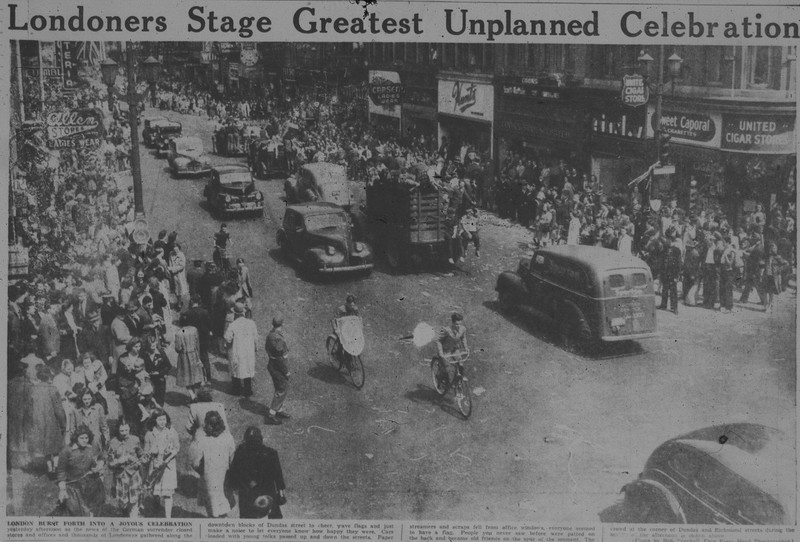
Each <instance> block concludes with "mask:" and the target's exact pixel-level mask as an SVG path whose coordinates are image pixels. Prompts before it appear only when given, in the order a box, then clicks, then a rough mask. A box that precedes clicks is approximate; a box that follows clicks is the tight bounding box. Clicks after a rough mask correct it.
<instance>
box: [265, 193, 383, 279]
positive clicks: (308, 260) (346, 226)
mask: <svg viewBox="0 0 800 542" xmlns="http://www.w3.org/2000/svg"><path fill="white" fill-rule="evenodd" d="M277 241H278V246H279V247H280V248H281V251H282V252H283V253H284V254H285V255H286V257H288V258H291V259H293V260H296V261H298V262H300V264H301V265H302V266H303V269H304V270H305V271H306V272H308V273H309V274H317V273H319V274H323V275H326V274H334V273H347V272H357V271H361V272H364V273H366V274H369V273H370V272H372V267H373V261H372V249H371V248H370V246H369V245H368V244H367V243H363V242H361V241H355V240H354V239H353V225H352V222H351V221H350V216H349V215H348V214H347V212H346V211H345V210H344V209H342V208H341V207H339V206H338V205H335V204H333V203H326V202H309V203H301V204H298V205H289V206H287V207H286V213H285V214H284V215H283V224H282V226H281V228H280V229H279V230H278V234H277Z"/></svg>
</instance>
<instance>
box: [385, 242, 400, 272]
mask: <svg viewBox="0 0 800 542" xmlns="http://www.w3.org/2000/svg"><path fill="white" fill-rule="evenodd" d="M384 255H385V256H386V263H387V264H389V267H390V268H391V269H392V271H399V270H400V269H401V268H402V267H403V257H402V254H400V246H399V245H398V244H397V241H395V240H393V239H389V240H388V241H387V242H386V247H385V248H384Z"/></svg>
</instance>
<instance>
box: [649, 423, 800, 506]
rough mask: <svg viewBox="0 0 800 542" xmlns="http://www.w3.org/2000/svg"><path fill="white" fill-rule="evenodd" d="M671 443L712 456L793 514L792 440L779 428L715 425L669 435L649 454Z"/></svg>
mask: <svg viewBox="0 0 800 542" xmlns="http://www.w3.org/2000/svg"><path fill="white" fill-rule="evenodd" d="M722 437H724V439H723V438H722ZM673 443H675V444H678V445H681V446H685V447H689V448H693V449H695V450H697V451H699V452H702V453H703V454H706V455H708V456H709V457H711V458H713V459H714V460H715V461H717V462H718V463H719V464H721V465H722V466H724V467H725V468H726V469H728V470H729V471H731V472H733V473H735V474H736V475H737V476H739V477H741V478H743V479H745V480H747V481H748V482H749V483H750V484H752V485H754V486H755V487H757V488H759V489H760V490H761V491H763V492H764V493H767V494H768V495H770V496H772V497H773V498H774V499H776V500H777V501H778V502H779V503H781V505H782V506H783V508H784V510H785V512H786V514H787V515H790V516H794V513H795V506H794V501H795V477H794V476H792V473H794V472H795V468H794V458H795V454H794V448H793V441H790V440H789V438H788V437H787V435H786V434H785V433H783V432H782V431H780V430H778V429H775V428H772V427H767V426H765V425H760V424H754V423H733V424H728V425H715V426H712V427H705V428H703V429H698V430H696V431H692V432H690V433H686V434H684V435H680V436H678V437H675V438H673V439H670V440H668V441H667V442H665V443H664V444H662V445H661V446H659V447H658V448H656V450H655V451H653V454H651V457H652V456H656V455H657V452H659V451H660V450H662V449H663V448H664V447H667V446H670V445H672V444H673ZM648 462H649V460H648Z"/></svg>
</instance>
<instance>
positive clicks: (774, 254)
mask: <svg viewBox="0 0 800 542" xmlns="http://www.w3.org/2000/svg"><path fill="white" fill-rule="evenodd" d="M247 6H250V7H249V8H248V9H249V10H250V12H251V15H252V16H253V17H255V19H248V22H244V19H242V18H241V17H242V16H243V12H241V11H238V10H236V11H233V10H231V11H230V12H228V11H227V10H226V5H225V4H224V3H222V4H220V5H215V6H213V8H212V7H211V6H199V7H196V6H191V7H186V6H184V7H182V8H181V10H180V12H179V13H178V14H177V15H178V17H175V14H168V15H166V14H165V15H164V17H166V19H165V20H164V21H161V24H160V23H159V21H158V20H157V18H158V17H161V16H162V15H160V14H159V15H156V14H153V15H152V17H153V18H154V19H153V20H151V21H150V22H149V23H148V28H149V30H144V29H143V26H144V20H140V21H139V23H137V24H140V31H141V32H153V34H148V36H153V35H155V33H159V32H163V31H164V30H165V29H163V28H162V27H163V26H164V25H168V24H169V23H172V24H176V21H181V24H182V25H190V26H191V27H192V28H194V29H195V30H193V32H194V31H196V33H197V34H198V39H206V40H211V39H213V38H215V37H217V36H223V35H230V36H232V37H233V36H241V37H243V38H244V35H243V34H242V32H245V33H249V32H252V34H251V35H252V36H258V35H259V34H260V33H266V32H273V33H275V32H276V31H277V29H279V28H280V26H279V24H280V25H287V27H293V21H295V20H296V22H297V24H298V25H299V27H298V28H296V32H297V33H298V36H299V37H298V38H297V39H303V36H305V35H306V34H305V33H306V32H308V33H309V34H311V33H314V34H321V33H327V34H328V35H334V34H336V35H339V34H341V35H342V36H345V35H349V34H352V33H354V32H355V33H358V32H360V30H359V31H357V30H355V29H356V22H355V21H357V20H358V21H360V22H359V23H358V24H363V25H364V26H363V28H364V29H365V34H367V35H369V34H374V33H376V32H377V33H388V32H389V31H390V30H392V31H395V32H396V33H402V32H403V31H405V32H406V33H407V35H408V36H411V35H415V34H417V30H418V29H419V31H420V32H422V31H424V30H425V24H424V23H425V20H424V19H423V18H422V14H423V13H424V14H425V16H426V17H428V18H430V17H433V16H434V15H437V16H439V17H440V21H445V20H448V19H447V18H448V17H451V18H450V19H449V23H445V22H441V29H443V30H442V32H440V34H441V33H443V32H447V33H449V34H451V35H455V36H459V41H453V42H449V41H447V42H441V43H440V42H436V41H433V40H427V41H421V40H420V41H407V42H400V41H398V42H385V43H384V42H377V41H375V42H372V41H369V40H366V41H365V40H363V39H362V38H360V37H354V38H353V39H352V40H350V39H349V38H348V41H340V42H336V43H332V42H310V41H309V42H303V41H280V42H279V41H259V40H254V41H249V40H247V39H244V40H242V41H237V42H230V41H227V42H226V41H197V42H193V41H166V40H164V41H151V40H144V39H142V40H139V41H129V42H125V41H113V40H110V41H47V40H37V39H30V38H31V37H35V30H34V34H33V35H32V36H28V35H26V36H24V38H25V39H12V40H10V44H9V47H10V53H11V54H10V55H9V58H10V66H9V67H8V78H9V86H8V87H7V93H8V99H9V110H8V111H9V115H10V133H11V138H12V140H11V144H10V146H9V153H10V154H9V169H8V175H9V179H10V181H9V195H8V196H9V202H8V203H9V222H8V225H9V246H8V255H9V265H10V267H9V272H8V286H7V294H8V309H7V318H8V326H7V333H8V351H7V358H8V385H7V408H6V409H5V411H6V412H7V419H8V425H7V427H8V429H7V457H8V480H9V483H8V493H7V507H6V510H7V514H8V515H9V516H13V517H17V518H18V519H19V520H21V521H26V517H28V516H43V515H50V516H70V517H90V516H94V517H104V518H109V517H119V518H134V519H132V520H128V519H125V520H124V521H131V522H132V526H131V528H134V527H135V526H136V525H141V523H140V522H138V521H136V519H135V518H164V519H165V520H167V518H174V521H188V520H187V519H186V518H242V519H263V521H262V522H260V523H259V524H258V525H259V526H260V528H267V529H268V528H269V526H270V525H271V524H272V525H274V522H276V521H278V520H281V518H288V519H313V520H325V521H332V520H348V519H351V520H353V519H358V518H362V519H363V518H372V519H375V520H403V521H420V522H422V523H420V525H427V524H432V525H433V524H435V523H436V522H437V521H448V520H449V521H455V522H458V521H461V522H470V528H472V523H474V524H478V523H480V522H491V523H492V524H495V523H496V524H499V525H503V524H507V523H508V524H513V523H514V522H520V521H525V522H528V523H530V524H548V525H552V524H557V523H568V522H578V523H581V524H592V523H595V522H598V521H602V522H614V523H690V524H715V523H725V524H750V525H752V524H756V525H775V524H777V525H781V526H783V527H786V528H788V527H790V526H793V525H795V523H796V509H797V507H796V496H795V490H794V487H795V485H796V484H795V482H796V465H795V462H794V457H795V450H796V446H795V437H796V416H795V406H794V405H795V398H796V346H795V345H796V340H795V339H796V330H795V322H796V318H795V314H796V307H795V295H796V199H797V196H796V160H797V156H796V155H797V151H796V149H797V146H796V110H797V107H796V99H795V95H796V77H797V76H796V50H795V46H794V45H788V44H784V43H776V44H770V45H762V44H761V43H759V44H757V45H749V44H746V45H744V46H738V45H737V46H736V47H732V46H731V45H730V44H727V43H726V44H721V45H694V44H692V43H690V42H688V38H686V39H681V40H676V41H675V42H672V43H664V44H657V45H652V44H650V43H648V42H647V41H646V40H643V41H642V42H641V43H639V42H636V43H633V42H631V43H625V44H616V45H614V44H584V43H574V42H573V40H568V39H566V38H565V40H564V42H562V43H529V42H527V41H526V42H525V43H498V42H499V41H500V38H499V36H500V35H508V34H506V32H509V29H510V32H511V33H512V34H511V35H517V34H514V32H515V28H517V23H516V22H513V21H514V20H517V19H519V20H521V21H522V24H521V26H520V27H519V31H520V32H522V29H523V27H524V30H525V32H527V34H525V35H528V36H534V35H536V36H542V35H544V33H547V34H548V35H554V36H560V35H564V36H580V37H581V38H589V37H591V36H592V34H594V33H597V32H602V28H601V26H600V21H602V20H603V14H602V12H601V11H598V10H599V8H598V10H589V11H581V12H576V15H575V16H574V18H573V19H567V20H565V19H558V18H557V17H551V16H550V15H551V13H545V12H543V15H542V16H541V20H539V19H535V18H532V17H531V16H530V12H526V14H527V15H526V16H524V17H519V16H516V15H514V14H515V13H516V9H519V8H514V7H513V6H511V7H509V8H508V9H503V10H498V11H497V13H496V14H495V16H494V19H496V20H497V21H500V22H501V25H500V26H497V25H495V24H494V23H493V22H491V21H492V17H486V12H485V11H480V10H478V9H477V8H473V7H469V8H468V9H467V8H463V9H462V8H457V9H455V8H454V9H450V7H447V8H442V9H441V10H439V11H431V10H428V11H423V10H420V11H419V13H418V14H417V15H419V17H416V16H415V14H414V13H412V12H411V10H408V11H409V13H408V14H407V16H406V17H405V19H406V22H407V24H403V23H402V21H401V20H400V19H402V18H401V17H396V16H395V15H396V13H394V12H389V13H388V14H386V15H384V14H382V13H381V11H380V10H375V9H370V11H369V13H368V15H367V17H365V18H362V14H363V6H350V4H348V5H347V6H348V8H345V7H344V6H342V7H340V8H339V12H338V13H336V14H335V16H333V17H331V16H330V14H331V13H332V12H331V11H330V10H329V8H327V6H325V5H322V4H313V5H310V6H299V7H298V6H294V5H293V6H292V9H291V10H288V11H287V10H286V9H284V10H282V11H281V10H279V9H277V8H276V6H275V4H267V5H266V7H265V8H262V9H260V10H257V9H256V6H254V5H250V4H249V3H248V4H247ZM295 7H296V9H294V8H295ZM184 9H185V10H186V11H185V12H184ZM537 9H538V8H537ZM92 10H94V8H92ZM92 10H90V9H89V7H88V6H87V7H86V9H85V10H82V11H81V12H80V13H81V15H80V16H78V12H77V11H76V9H75V8H72V9H66V10H64V11H63V12H61V13H58V14H50V13H47V14H45V13H42V14H41V15H34V14H33V11H30V12H29V13H27V12H26V15H25V16H26V17H28V19H27V20H24V21H23V20H22V19H21V18H20V17H21V11H19V10H17V12H16V18H15V19H13V20H12V21H10V22H9V24H12V25H13V26H14V27H15V28H18V29H19V28H22V27H23V26H24V25H26V24H27V25H31V26H34V27H36V28H38V27H39V26H41V25H42V24H44V25H55V26H58V25H60V24H62V23H61V22H59V21H58V20H57V19H51V15H52V16H53V17H63V18H64V21H63V24H64V25H66V26H65V28H68V27H69V26H70V25H72V24H79V22H80V21H77V20H75V21H74V22H73V20H72V17H76V16H78V17H79V18H80V19H81V20H82V21H83V22H80V24H83V25H85V26H86V27H87V28H88V27H89V26H90V24H89V21H90V20H91V17H101V15H99V14H98V12H95V11H92ZM256 11H262V12H263V13H255V12H256ZM622 11H624V13H625V14H626V18H624V19H621V20H625V21H627V22H626V24H627V25H628V27H627V28H628V30H629V31H631V32H632V33H635V32H642V33H643V34H642V36H643V37H646V36H649V34H648V32H650V30H648V28H655V27H654V26H649V25H650V23H651V22H652V23H654V24H655V25H658V27H659V28H660V29H661V28H663V27H664V26H665V25H668V26H669V32H670V36H675V35H676V34H674V32H675V31H676V30H677V27H676V26H675V23H676V21H684V22H686V24H687V26H686V31H687V32H699V30H691V29H692V28H695V29H697V28H699V27H696V26H695V25H694V24H693V23H692V22H690V21H695V22H697V24H700V25H702V27H703V32H704V33H706V34H707V33H708V32H710V31H711V30H712V29H711V27H709V26H707V23H709V21H708V20H705V13H706V12H704V17H703V18H702V19H701V18H699V17H694V18H693V19H692V15H691V12H690V10H687V9H684V10H681V11H680V12H677V11H676V12H672V11H670V12H669V13H668V15H669V17H668V20H667V21H665V20H663V19H662V18H661V15H660V11H661V10H658V11H653V10H644V9H642V10H639V9H634V8H631V9H627V7H626V8H625V9H624V10H622ZM189 12H190V13H191V16H190V17H188V18H186V19H182V18H181V17H182V16H183V15H185V14H188V13H189ZM234 13H235V16H234ZM506 13H510V15H508V17H510V18H511V22H510V23H509V20H508V19H506V17H507V15H506ZM637 14H638V15H637ZM36 16H41V17H44V19H43V20H42V21H39V19H37V20H36V22H35V23H34V17H36ZM115 16H116V14H115V13H114V12H111V13H103V14H102V20H101V22H102V24H103V25H104V26H107V25H115V24H117V23H116V22H115V21H113V20H112V19H111V18H113V17H115ZM247 16H248V17H249V16H250V15H247ZM148 17H150V16H149V15H148ZM172 17H175V18H172ZM226 17H227V18H226ZM260 17H263V18H266V19H269V21H267V20H266V19H259V18H260ZM726 17H727V18H728V19H733V16H732V15H731V14H727V15H726ZM747 17H749V15H747ZM390 20H393V21H394V23H389V22H388V21H390ZM718 20H719V21H720V23H721V24H720V27H719V30H722V29H723V27H724V25H722V22H724V21H723V20H722V18H720V19H718ZM753 20H755V19H750V21H751V23H752V22H753ZM279 21H280V23H279ZM507 23H508V24H507ZM540 23H541V25H540ZM98 24H99V23H98ZM120 24H122V25H123V27H124V25H126V24H127V22H126V20H125V18H123V19H122V22H121V23H120ZM131 24H133V23H131ZM761 24H762V26H761V30H760V31H761V32H766V29H767V25H766V21H762V22H761ZM781 24H782V25H783V24H784V23H783V22H782V23H781ZM785 24H786V25H790V24H791V20H789V19H787V20H786V21H785ZM418 25H419V26H418ZM509 25H510V26H509ZM501 27H502V28H501ZM786 28H789V27H788V26H787V27H786ZM751 30H752V31H753V32H755V30H754V29H752V28H751ZM659 31H660V30H659ZM714 31H715V32H716V31H717V29H716V28H715V29H714ZM57 32H61V30H57ZM120 32H124V30H123V31H120ZM300 34H302V35H300ZM53 35H61V34H57V33H54V34H52V35H49V36H48V38H52V36H53ZM63 35H67V34H63ZM81 35H83V34H81ZM122 35H123V34H122V33H120V36H122ZM468 35H473V36H481V40H480V41H470V40H467V39H464V38H466V37H467V36H468ZM519 35H522V34H519ZM160 36H162V37H163V36H166V34H160ZM493 38H497V39H496V40H495V41H494V42H492V43H487V41H491V39H493ZM308 39H310V38H308ZM342 39H344V38H342ZM398 39H399V38H398ZM636 39H638V38H636ZM567 41H569V43H567ZM170 520H172V519H170ZM150 521H156V520H155V519H152V520H150ZM208 523H209V522H204V523H203V525H207V524H208ZM242 524H244V522H242ZM158 525H162V524H160V523H159V524H158ZM176 525H177V526H182V525H178V524H176ZM453 525H455V523H453ZM265 526H266V527H265ZM23 527H25V526H24V525H16V526H15V528H23ZM126 527H127V525H126ZM204 528H205V527H204ZM331 528H333V527H331ZM337 528H338V527H337ZM465 528H466V527H465ZM432 529H433V530H435V529H436V527H433V528H432ZM453 532H454V533H456V534H458V533H457V532H456V531H453ZM470 532H472V530H470ZM254 536H255V535H254ZM445 536H447V535H445ZM453 536H455V535H453ZM470 536H472V535H470Z"/></svg>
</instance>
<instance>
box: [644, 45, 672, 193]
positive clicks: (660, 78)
mask: <svg viewBox="0 0 800 542" xmlns="http://www.w3.org/2000/svg"><path fill="white" fill-rule="evenodd" d="M664 56H665V53H664V46H663V45H660V46H659V52H658V73H657V79H656V88H655V91H656V111H655V119H654V124H655V127H654V132H655V133H654V135H655V141H656V160H655V161H656V162H660V161H661V159H662V155H663V152H664V144H665V137H664V136H665V134H664V133H663V130H662V129H661V115H662V107H663V102H664ZM637 60H638V61H639V64H640V65H641V68H642V72H644V73H643V75H645V76H646V77H647V76H649V70H650V63H651V62H652V61H653V57H651V56H650V55H649V54H647V52H646V51H644V50H643V51H642V52H641V53H640V54H639V57H638V58H637ZM682 64H683V59H682V58H681V57H680V56H678V54H677V53H672V55H671V56H670V57H669V58H668V59H667V65H668V68H669V75H670V81H671V82H672V91H673V92H674V91H675V79H676V78H677V77H678V76H679V75H680V72H681V65H682ZM667 137H669V136H667ZM662 165H666V164H662ZM648 197H649V195H648Z"/></svg>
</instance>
